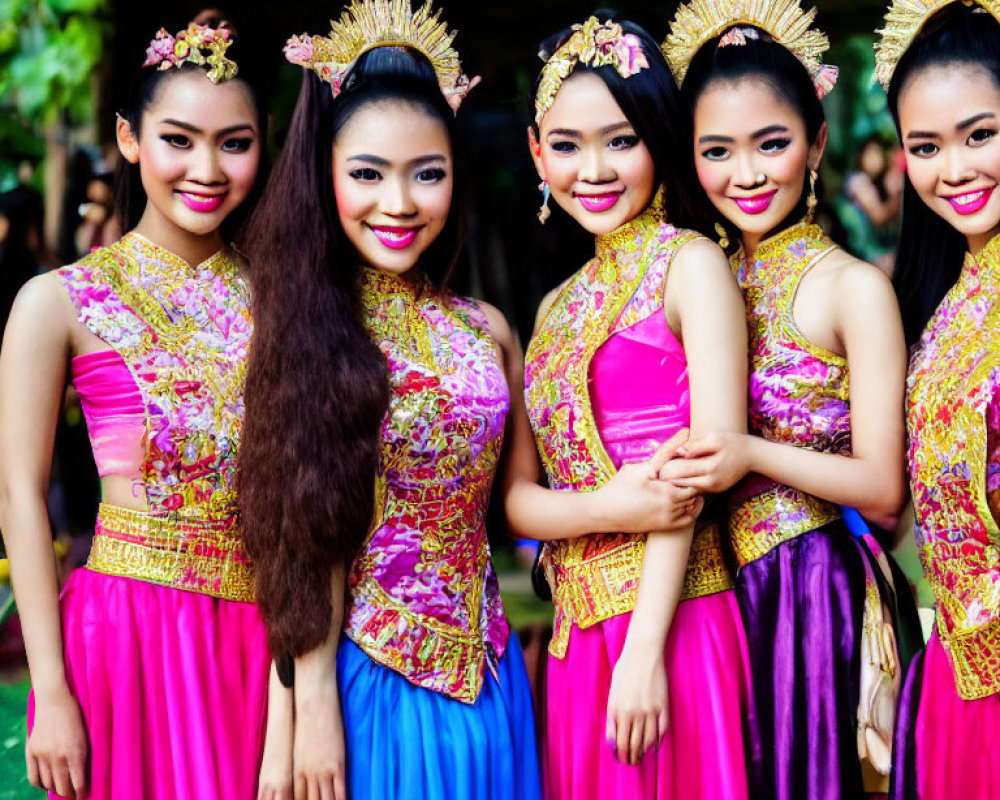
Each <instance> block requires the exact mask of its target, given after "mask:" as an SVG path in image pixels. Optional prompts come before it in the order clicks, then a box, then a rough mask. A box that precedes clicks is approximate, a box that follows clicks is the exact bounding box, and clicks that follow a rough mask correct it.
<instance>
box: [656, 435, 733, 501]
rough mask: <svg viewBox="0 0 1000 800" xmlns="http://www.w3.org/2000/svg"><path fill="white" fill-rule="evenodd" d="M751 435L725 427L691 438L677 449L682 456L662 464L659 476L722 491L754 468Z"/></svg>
mask: <svg viewBox="0 0 1000 800" xmlns="http://www.w3.org/2000/svg"><path fill="white" fill-rule="evenodd" d="M750 439H751V437H750V436H748V435H747V434H744V433H732V432H730V431H723V432H717V433H711V434H708V435H707V436H703V437H701V438H700V439H695V440H692V441H690V442H688V443H687V444H686V445H684V446H683V447H681V448H680V449H679V450H678V451H677V455H678V456H681V458H675V459H673V460H672V461H668V462H667V463H666V464H664V465H663V467H662V468H661V469H660V479H661V480H667V481H670V482H671V483H673V484H674V485H675V486H687V487H689V488H692V489H697V490H698V491H700V492H707V493H715V492H723V491H725V490H726V489H729V488H730V487H731V486H733V484H735V483H736V482H737V481H739V480H740V478H742V477H743V476H744V475H746V474H747V473H748V472H750V471H751V460H750Z"/></svg>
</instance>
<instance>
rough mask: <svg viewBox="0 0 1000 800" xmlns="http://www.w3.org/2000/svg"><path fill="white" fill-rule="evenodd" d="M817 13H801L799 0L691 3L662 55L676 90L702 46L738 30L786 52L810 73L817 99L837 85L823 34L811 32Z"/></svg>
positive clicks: (684, 7) (680, 15) (680, 12)
mask: <svg viewBox="0 0 1000 800" xmlns="http://www.w3.org/2000/svg"><path fill="white" fill-rule="evenodd" d="M815 19H816V9H815V8H813V9H810V10H809V11H803V10H802V8H801V7H800V6H799V0H691V2H689V3H685V4H683V5H681V6H680V7H679V8H678V9H677V14H676V15H675V16H674V21H673V22H672V23H671V25H670V35H669V36H667V39H666V41H665V42H664V43H663V54H664V55H665V56H666V58H667V63H668V64H669V65H670V70H671V71H672V72H673V73H674V78H676V79H677V83H678V85H680V84H681V83H683V82H684V76H685V75H687V71H688V67H690V66H691V61H692V60H693V59H694V57H695V55H696V54H697V52H698V51H699V50H700V49H701V48H702V47H703V46H704V44H705V43H706V42H709V41H711V40H712V39H715V38H716V37H718V36H722V34H724V33H725V32H726V31H727V30H729V29H730V28H736V27H739V26H741V25H746V26H752V27H754V28H759V29H760V30H762V31H765V32H766V33H767V34H768V35H769V36H770V37H771V38H772V39H773V40H774V41H775V42H777V43H778V44H780V45H782V46H783V47H785V48H786V49H788V50H789V51H790V52H791V54H792V55H793V56H795V58H797V59H798V60H799V61H800V62H801V63H802V65H803V66H804V67H805V68H806V71H807V72H808V73H809V77H811V78H812V79H813V82H814V83H815V84H816V89H817V93H818V94H819V95H820V96H821V97H822V96H823V95H824V94H825V93H826V92H828V91H829V90H830V89H832V88H833V83H835V82H836V79H837V78H836V75H837V73H836V67H832V66H824V65H823V63H822V61H821V58H820V57H821V56H822V55H823V53H825V52H826V51H827V50H828V49H829V48H830V41H829V39H827V37H826V34H825V33H823V32H822V31H821V30H818V29H817V28H813V27H812V24H813V20H815Z"/></svg>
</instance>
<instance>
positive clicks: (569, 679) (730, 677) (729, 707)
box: [545, 591, 752, 800]
mask: <svg viewBox="0 0 1000 800" xmlns="http://www.w3.org/2000/svg"><path fill="white" fill-rule="evenodd" d="M631 618H632V615H631V614H621V615H619V616H617V617H612V618H611V619H608V620H605V621H604V622H601V623H598V624H597V625H594V626H592V627H589V628H585V629H581V628H578V627H576V626H574V627H573V629H572V631H571V632H570V638H569V646H568V650H567V652H566V656H565V658H561V659H559V658H555V657H553V656H551V655H550V656H549V662H548V674H547V677H546V680H547V684H548V685H547V690H546V695H547V697H546V715H545V716H546V721H545V744H546V752H545V784H546V797H547V798H548V799H549V800H632V799H633V798H650V799H652V798H656V799H657V800H699V799H700V798H704V800H709V798H711V800H745V798H746V797H747V775H746V752H745V747H744V741H745V738H744V726H745V725H746V724H747V720H748V717H749V716H751V712H750V709H749V708H748V704H749V703H750V702H751V701H750V698H751V697H752V694H751V691H750V667H749V660H748V654H747V643H746V637H745V636H744V633H743V624H742V622H741V621H740V612H739V608H738V607H737V604H736V597H735V596H734V594H733V592H731V591H729V592H720V593H719V594H714V595H710V596H708V597H699V598H695V599H692V600H685V601H683V602H682V603H680V605H679V606H678V607H677V613H676V614H675V616H674V621H673V624H672V625H671V628H670V634H669V636H668V637H667V644H666V650H665V660H666V667H667V690H668V693H669V702H670V730H669V731H668V733H667V735H666V738H665V739H664V740H663V742H662V743H661V745H660V747H659V749H658V750H655V749H654V750H650V751H649V752H648V753H647V754H646V756H645V757H644V758H643V760H642V761H641V762H640V763H639V764H638V765H637V766H629V765H626V764H619V763H618V762H617V761H616V760H615V757H614V753H613V751H612V749H611V747H610V745H609V744H608V742H607V740H606V739H605V720H606V714H607V700H608V691H609V690H610V688H611V674H612V671H613V669H614V666H615V664H616V663H617V661H618V658H619V656H620V655H621V652H622V647H623V646H624V644H625V635H626V633H627V632H628V625H629V621H630V620H631Z"/></svg>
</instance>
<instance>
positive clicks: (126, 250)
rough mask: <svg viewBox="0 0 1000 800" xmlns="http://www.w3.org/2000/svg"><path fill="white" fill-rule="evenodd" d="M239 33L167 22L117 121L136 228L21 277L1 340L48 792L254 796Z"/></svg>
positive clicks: (12, 546)
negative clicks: (77, 547)
mask: <svg viewBox="0 0 1000 800" xmlns="http://www.w3.org/2000/svg"><path fill="white" fill-rule="evenodd" d="M230 44H232V32H231V31H230V30H229V29H228V28H225V27H219V28H210V27H205V26H196V25H193V24H192V25H191V26H190V27H189V28H188V29H187V30H185V31H182V32H180V33H179V34H178V35H177V36H176V37H173V36H169V35H168V34H166V32H164V31H161V32H160V34H158V36H157V38H156V39H155V40H154V41H153V43H152V44H151V45H150V48H149V51H147V63H146V65H145V69H143V70H142V71H141V73H140V74H139V76H138V78H137V81H136V85H135V91H134V93H133V98H132V102H130V104H129V105H128V107H127V108H125V109H123V110H122V111H121V113H120V115H119V120H118V129H117V130H118V143H119V146H120V148H121V151H122V155H123V156H124V159H125V166H124V168H123V172H122V174H121V175H120V176H119V189H120V191H119V194H118V201H119V204H120V208H121V211H122V216H123V218H124V219H125V220H126V221H127V223H128V227H129V228H131V230H130V231H129V232H128V233H127V234H126V235H125V236H124V237H123V238H122V239H121V240H120V241H118V242H116V243H115V244H113V245H111V246H110V247H107V248H104V249H100V250H97V251H95V252H94V253H91V254H90V255H88V256H87V257H85V258H84V259H82V260H81V261H79V262H77V263H76V264H72V265H70V266H67V267H64V268H62V269H60V270H58V271H56V272H52V273H49V274H47V275H43V276H41V277H39V278H36V279H34V280H32V281H31V282H29V284H28V285H27V286H26V287H25V288H24V289H23V290H22V292H21V294H20V295H19V296H18V300H17V303H16V304H15V307H14V311H13V312H12V314H11V318H10V323H9V325H8V327H7V331H6V334H5V335H4V337H3V350H2V352H0V527H2V529H3V532H4V536H5V542H6V546H7V552H8V553H9V555H10V560H11V568H12V575H13V585H14V590H15V592H16V595H17V602H18V609H19V612H20V615H21V620H22V626H23V629H24V639H25V645H26V649H27V652H28V663H29V668H30V671H31V682H32V687H33V698H32V701H30V706H29V725H30V727H31V731H30V735H29V738H28V745H27V750H26V756H27V770H28V776H29V779H30V781H31V782H32V783H33V784H35V785H37V786H43V787H45V788H46V789H48V790H49V792H50V793H52V794H53V795H55V794H58V795H59V796H62V797H71V798H72V797H82V796H87V797H91V798H95V800H107V799H109V798H112V797H115V798H120V797H144V798H154V799H155V798H167V797H227V798H228V797H232V798H236V799H237V800H251V798H253V797H255V796H256V791H257V769H258V764H259V763H260V760H261V758H262V745H263V739H264V727H265V715H266V701H267V684H268V665H269V662H270V658H269V655H268V652H267V642H266V636H265V630H264V626H263V622H262V620H261V618H260V614H259V612H258V610H257V607H256V605H255V604H254V603H253V599H254V598H253V592H254V574H253V569H252V567H251V565H250V562H249V559H248V557H247V554H246V551H245V550H244V547H243V537H242V533H241V530H240V526H239V521H238V515H237V508H236V494H235V490H236V486H235V484H236V451H237V446H238V444H239V440H240V435H241V427H242V421H243V420H242V417H243V377H244V375H245V368H246V361H245V359H246V352H247V347H248V344H249V339H250V329H251V326H250V317H249V307H248V301H247V293H248V292H247V285H246V282H245V279H244V275H243V264H242V263H241V262H240V261H239V259H238V258H237V257H236V256H235V255H234V254H233V252H232V251H231V250H230V249H229V248H228V244H227V243H228V240H229V233H230V232H231V230H230V229H231V227H232V226H233V225H235V224H237V222H238V218H239V214H240V212H241V211H244V210H245V208H246V205H247V202H248V200H249V199H250V197H251V195H252V192H253V188H254V185H255V180H256V178H257V175H258V171H259V170H258V168H259V163H260V154H261V144H260V143H261V142H262V141H263V139H264V136H265V130H264V128H263V122H264V119H265V109H264V108H263V107H262V106H261V105H260V103H259V101H258V96H257V94H256V92H255V90H254V89H253V87H252V84H251V83H248V82H247V81H246V80H245V76H243V75H241V76H240V77H239V78H237V77H236V73H237V67H236V64H235V62H233V61H232V60H231V59H230V58H229V57H227V50H228V48H229V46H230ZM191 54H195V55H196V57H197V58H198V59H201V61H200V62H198V63H193V60H196V59H192V58H189V57H188V56H189V55H191ZM206 60H207V63H204V62H205V61H206ZM157 66H159V69H155V67H157ZM67 366H68V368H69V372H70V377H71V379H72V382H73V384H74V386H75V387H76V389H77V391H78V392H79V395H80V398H81V401H82V404H83V409H84V413H85V415H86V417H87V428H88V431H89V434H90V437H91V443H92V446H93V450H94V456H95V460H96V462H97V465H98V471H99V472H100V475H101V496H102V501H103V502H102V503H101V508H100V511H99V513H98V518H97V523H96V530H95V535H94V541H93V546H92V549H91V552H90V557H89V558H88V561H87V566H86V567H85V568H82V569H79V570H76V571H74V572H73V573H72V575H71V576H70V578H69V579H68V581H67V583H66V585H65V587H64V588H63V592H62V594H61V596H60V595H59V594H58V592H57V582H56V574H55V565H54V563H53V561H52V554H51V543H50V542H51V534H50V527H49V521H48V518H47V515H46V506H45V496H46V489H47V486H48V479H49V468H50V464H51V460H52V438H53V432H54V429H55V425H56V420H57V418H58V416H59V409H60V407H61V402H62V398H63V393H64V389H65V381H66V372H67ZM275 711H277V709H275ZM270 719H271V720H273V721H275V722H280V721H281V719H282V717H281V714H279V713H273V714H271V715H270Z"/></svg>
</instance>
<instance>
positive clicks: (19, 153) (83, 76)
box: [0, 0, 110, 191]
mask: <svg viewBox="0 0 1000 800" xmlns="http://www.w3.org/2000/svg"><path fill="white" fill-rule="evenodd" d="M107 6H108V2H107V0H0V191H6V190H9V189H12V188H14V186H16V185H17V177H16V171H17V165H18V164H19V163H20V162H21V161H23V160H25V159H27V160H28V161H31V162H32V163H35V164H37V163H38V162H39V161H41V160H42V159H43V158H44V155H45V133H46V130H48V131H50V132H51V131H53V130H55V129H56V128H57V127H59V126H72V125H79V124H83V123H86V122H89V121H90V120H91V119H92V117H93V114H94V109H95V106H96V103H95V98H94V86H93V81H92V76H93V74H94V69H95V68H96V66H97V65H98V63H99V62H100V60H101V57H102V55H103V53H104V44H105V37H106V36H107V35H108V34H109V31H110V25H109V23H108V21H107V19H106V16H105V15H106V13H107V10H108V8H107Z"/></svg>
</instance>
